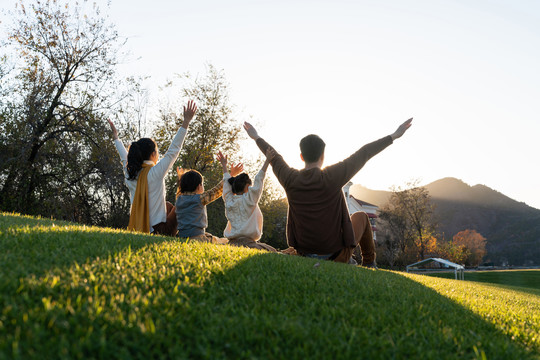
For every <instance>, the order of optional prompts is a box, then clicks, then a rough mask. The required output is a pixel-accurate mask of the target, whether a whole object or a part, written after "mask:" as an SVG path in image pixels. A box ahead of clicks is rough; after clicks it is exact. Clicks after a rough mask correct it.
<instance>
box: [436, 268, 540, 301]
mask: <svg viewBox="0 0 540 360" xmlns="http://www.w3.org/2000/svg"><path fill="white" fill-rule="evenodd" d="M429 275H430V276H435V277H440V278H446V279H453V278H454V273H434V274H429ZM465 280H466V281H476V282H481V283H488V284H493V285H499V286H503V287H509V288H516V289H517V288H521V290H523V291H528V292H531V293H534V294H537V295H540V270H537V269H534V270H493V271H467V272H465Z"/></svg>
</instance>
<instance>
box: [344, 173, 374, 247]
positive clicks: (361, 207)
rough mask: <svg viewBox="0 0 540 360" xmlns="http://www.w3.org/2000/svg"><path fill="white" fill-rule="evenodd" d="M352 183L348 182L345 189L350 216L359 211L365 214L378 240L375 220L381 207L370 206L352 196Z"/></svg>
mask: <svg viewBox="0 0 540 360" xmlns="http://www.w3.org/2000/svg"><path fill="white" fill-rule="evenodd" d="M352 184H353V183H352V182H350V181H349V182H348V183H347V185H345V186H344V187H343V193H344V194H345V199H346V200H347V206H348V207H349V215H351V214H354V213H355V212H357V211H363V212H365V213H366V214H367V215H368V217H369V222H370V223H371V229H373V239H375V241H376V240H377V228H376V227H375V219H377V210H378V209H379V207H378V206H377V205H373V204H370V203H368V202H365V201H362V200H359V199H357V198H355V197H354V196H352V195H351V193H350V191H349V190H350V188H351V186H352Z"/></svg>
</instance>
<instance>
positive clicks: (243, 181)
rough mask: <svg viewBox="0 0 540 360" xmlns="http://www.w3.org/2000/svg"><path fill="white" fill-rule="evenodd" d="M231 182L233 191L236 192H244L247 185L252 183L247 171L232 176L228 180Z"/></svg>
mask: <svg viewBox="0 0 540 360" xmlns="http://www.w3.org/2000/svg"><path fill="white" fill-rule="evenodd" d="M227 181H228V182H229V184H231V187H232V192H233V193H234V194H242V193H243V192H244V188H245V187H246V185H251V179H250V178H249V175H248V174H246V173H241V174H240V175H238V176H235V177H231V178H229V180H227Z"/></svg>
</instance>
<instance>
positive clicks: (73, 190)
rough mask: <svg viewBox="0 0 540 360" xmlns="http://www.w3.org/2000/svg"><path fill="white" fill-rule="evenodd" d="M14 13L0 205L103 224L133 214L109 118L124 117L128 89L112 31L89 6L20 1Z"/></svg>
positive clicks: (117, 40) (84, 3)
mask: <svg viewBox="0 0 540 360" xmlns="http://www.w3.org/2000/svg"><path fill="white" fill-rule="evenodd" d="M12 16H13V19H14V25H13V28H12V29H11V31H10V32H9V33H8V38H7V39H6V40H7V43H8V45H9V48H10V50H12V51H13V53H14V54H15V56H16V57H17V60H16V61H15V66H14V69H13V75H12V76H10V77H9V78H8V79H7V80H6V81H8V82H9V84H10V89H12V91H11V92H10V94H9V97H8V98H6V96H3V101H2V102H0V104H1V105H2V111H1V113H2V116H3V125H2V126H3V127H2V131H3V133H4V134H9V138H8V139H7V140H6V139H3V141H2V142H0V143H1V144H2V149H1V155H0V156H1V158H0V163H1V164H0V166H1V169H0V170H1V173H2V174H4V178H3V179H2V182H1V183H0V184H1V189H0V195H1V196H0V198H1V200H0V206H1V207H2V208H3V209H5V210H15V211H20V212H24V213H30V214H42V215H46V216H49V215H54V216H55V217H59V218H65V219H69V220H75V221H81V222H86V223H98V224H100V223H101V224H103V223H107V222H110V221H111V219H115V216H116V214H121V213H125V212H126V210H127V212H129V199H128V197H127V191H126V190H125V189H124V190H122V189H123V188H124V187H123V186H121V183H122V182H123V179H122V176H121V169H120V167H119V166H118V164H117V160H116V154H115V150H114V147H113V144H112V142H111V141H109V136H108V132H107V128H106V126H105V125H104V124H105V121H104V118H103V117H104V115H103V114H104V113H105V112H107V111H109V112H121V111H122V106H121V104H122V100H123V99H124V98H125V97H124V93H123V91H122V88H121V87H120V86H121V85H122V86H127V89H124V90H128V89H129V88H130V85H129V83H126V82H124V81H120V80H119V78H118V77H117V76H116V74H115V68H116V65H117V64H118V61H119V56H120V53H119V52H120V50H121V47H122V45H123V42H122V41H121V40H120V38H119V36H118V34H117V32H116V30H115V29H114V26H113V25H111V24H109V23H108V21H107V18H106V17H104V16H103V15H102V14H101V12H100V10H99V8H98V7H97V6H95V4H94V5H91V4H89V3H88V2H87V1H81V2H78V3H75V5H73V3H72V2H68V1H56V0H50V1H45V0H43V1H42V0H34V1H33V2H31V3H30V4H27V3H26V2H25V1H23V0H21V1H19V3H18V4H17V7H16V10H15V12H14V13H13V14H12ZM133 82H134V81H132V83H133ZM126 84H127V85H126ZM6 109H7V110H6ZM117 220H119V219H117ZM113 221H116V220H113ZM119 221H120V220H119Z"/></svg>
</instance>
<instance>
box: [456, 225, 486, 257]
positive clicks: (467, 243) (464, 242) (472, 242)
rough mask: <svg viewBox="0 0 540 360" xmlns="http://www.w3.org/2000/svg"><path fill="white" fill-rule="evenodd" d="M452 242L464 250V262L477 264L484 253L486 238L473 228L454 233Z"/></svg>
mask: <svg viewBox="0 0 540 360" xmlns="http://www.w3.org/2000/svg"><path fill="white" fill-rule="evenodd" d="M452 242H453V243H454V245H456V246H459V247H461V248H462V249H463V251H464V255H465V256H464V263H465V265H467V266H478V265H480V263H481V262H482V259H483V258H484V256H485V255H486V238H485V237H483V236H482V235H481V234H480V233H478V232H476V231H475V230H470V229H467V230H463V231H460V232H458V233H457V234H456V235H454V237H453V239H452Z"/></svg>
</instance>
